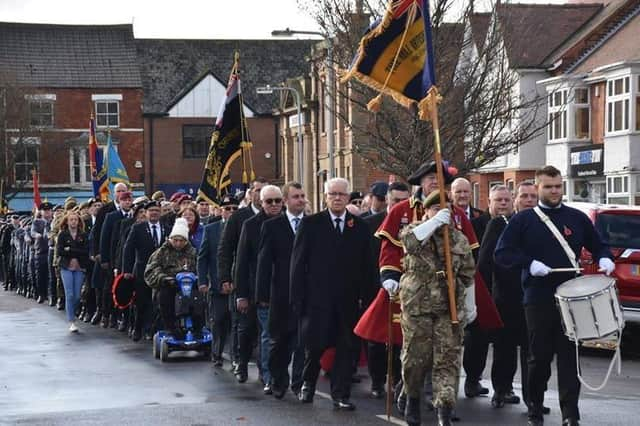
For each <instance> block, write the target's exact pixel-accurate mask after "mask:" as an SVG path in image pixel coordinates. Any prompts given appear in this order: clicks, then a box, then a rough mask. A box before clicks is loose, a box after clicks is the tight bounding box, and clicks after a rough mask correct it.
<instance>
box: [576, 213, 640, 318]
mask: <svg viewBox="0 0 640 426" xmlns="http://www.w3.org/2000/svg"><path fill="white" fill-rule="evenodd" d="M566 205H567V206H570V207H574V208H576V209H578V210H580V211H582V212H584V213H585V214H586V215H587V216H589V218H590V219H591V221H592V222H593V223H594V225H595V227H596V229H597V230H598V232H599V233H600V235H601V236H602V239H603V240H604V242H605V243H606V244H607V245H609V247H610V248H611V252H612V253H613V256H614V259H615V263H616V269H615V272H614V273H613V276H614V277H615V278H616V279H617V285H618V292H619V294H620V303H621V304H622V308H623V310H624V318H625V321H627V322H630V323H640V206H626V205H616V204H595V203H578V202H569V203H566ZM579 263H580V266H581V267H582V268H584V273H585V274H595V273H598V263H597V259H596V261H595V262H594V259H592V257H591V253H589V252H588V251H586V250H583V251H582V255H581V256H580V261H579Z"/></svg>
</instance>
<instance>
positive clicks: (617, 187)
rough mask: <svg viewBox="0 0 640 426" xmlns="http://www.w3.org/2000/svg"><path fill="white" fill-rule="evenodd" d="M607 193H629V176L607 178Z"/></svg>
mask: <svg viewBox="0 0 640 426" xmlns="http://www.w3.org/2000/svg"><path fill="white" fill-rule="evenodd" d="M607 192H608V193H613V194H626V193H628V192H629V176H614V177H608V178H607Z"/></svg>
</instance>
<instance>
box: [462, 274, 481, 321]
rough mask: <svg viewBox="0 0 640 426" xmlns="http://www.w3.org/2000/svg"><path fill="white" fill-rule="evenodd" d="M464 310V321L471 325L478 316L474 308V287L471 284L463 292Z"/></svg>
mask: <svg viewBox="0 0 640 426" xmlns="http://www.w3.org/2000/svg"><path fill="white" fill-rule="evenodd" d="M464 308H465V321H466V322H467V324H471V323H472V322H474V321H475V320H476V317H477V316H478V310H477V308H476V286H475V284H472V285H471V287H467V288H466V289H465V290H464Z"/></svg>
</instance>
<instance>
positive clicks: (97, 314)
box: [91, 310, 102, 325]
mask: <svg viewBox="0 0 640 426" xmlns="http://www.w3.org/2000/svg"><path fill="white" fill-rule="evenodd" d="M100 320H102V312H100V311H99V310H97V311H96V312H95V313H94V314H93V316H92V317H91V325H98V324H99V323H100Z"/></svg>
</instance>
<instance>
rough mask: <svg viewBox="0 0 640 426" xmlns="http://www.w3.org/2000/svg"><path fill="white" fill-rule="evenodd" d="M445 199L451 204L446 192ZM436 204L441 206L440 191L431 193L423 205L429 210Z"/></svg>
mask: <svg viewBox="0 0 640 426" xmlns="http://www.w3.org/2000/svg"><path fill="white" fill-rule="evenodd" d="M444 198H445V199H446V200H447V202H449V196H448V195H447V192H446V191H445V193H444ZM434 204H440V191H439V190H437V189H436V190H434V191H431V193H430V194H429V195H427V198H425V199H424V201H423V202H422V205H423V206H424V208H425V209H428V208H429V207H431V206H433V205H434Z"/></svg>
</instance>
